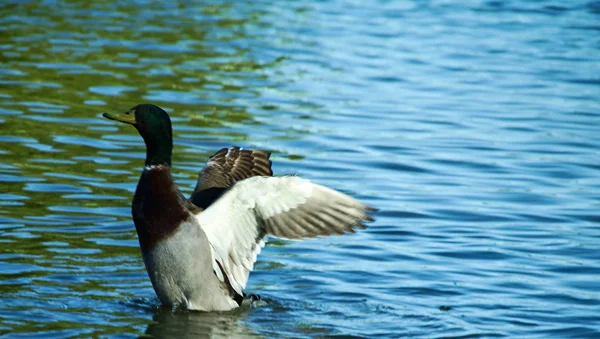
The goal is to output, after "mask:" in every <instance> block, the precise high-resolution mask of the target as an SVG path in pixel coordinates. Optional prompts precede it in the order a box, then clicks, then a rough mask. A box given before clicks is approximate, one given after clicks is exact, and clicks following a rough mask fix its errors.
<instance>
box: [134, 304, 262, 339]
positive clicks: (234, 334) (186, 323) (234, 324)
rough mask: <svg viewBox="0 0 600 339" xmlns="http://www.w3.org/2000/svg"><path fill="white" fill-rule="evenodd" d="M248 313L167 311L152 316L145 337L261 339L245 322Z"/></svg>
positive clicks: (241, 311) (242, 310)
mask: <svg viewBox="0 0 600 339" xmlns="http://www.w3.org/2000/svg"><path fill="white" fill-rule="evenodd" d="M245 313H247V310H244V309H243V308H242V309H240V311H235V312H227V313H222V312H165V311H164V310H159V311H157V313H155V314H154V316H153V317H152V320H153V322H152V323H151V324H149V325H148V327H147V328H146V331H145V333H144V334H145V335H144V338H147V337H148V336H150V337H152V338H255V337H256V338H259V337H261V336H259V335H258V334H256V333H255V332H254V331H253V330H252V329H251V328H250V327H248V326H245V325H244V323H243V322H242V320H243V318H244V315H245Z"/></svg>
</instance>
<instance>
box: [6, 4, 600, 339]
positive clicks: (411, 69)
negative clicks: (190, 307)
mask: <svg viewBox="0 0 600 339" xmlns="http://www.w3.org/2000/svg"><path fill="white" fill-rule="evenodd" d="M0 14H1V15H0V59H1V63H0V131H1V133H0V188H1V191H0V242H1V243H2V244H1V246H0V295H1V296H2V297H1V299H0V335H1V336H2V338H22V337H27V338H30V337H40V338H71V337H105V338H114V337H137V336H139V335H143V334H144V333H146V334H150V335H155V336H157V337H184V336H187V337H295V338H298V337H324V336H352V337H421V338H442V337H443V338H480V337H482V338H483V337H486V338H488V337H506V338H599V337H600V213H599V211H600V208H599V207H600V175H599V174H600V157H599V155H600V154H599V150H600V133H599V126H600V100H599V98H600V72H599V71H600V53H599V50H600V34H598V32H599V31H600V25H599V23H600V3H599V2H598V1H569V2H565V1H527V2H524V1H461V2H456V1H409V2H391V1H370V2H365V1H354V2H342V1H337V2H336V1H304V2H276V3H270V2H248V3H246V2H244V3H231V4H228V3H224V2H220V1H205V2H204V3H203V4H196V3H195V2H192V1H181V2H164V3H163V2H161V1H119V2H117V1H114V2H112V3H109V2H104V3H94V4H92V3H87V2H58V1H52V0H50V1H41V2H40V1H15V2H11V1H9V2H6V1H5V2H3V3H2V5H0ZM140 102H152V103H155V104H158V105H160V106H162V107H164V108H165V109H167V110H168V111H169V112H170V113H171V116H172V118H173V123H174V129H175V132H174V136H175V144H176V146H175V150H174V166H175V169H174V172H175V176H176V180H177V183H178V184H179V185H180V186H181V188H182V189H183V191H184V192H185V193H186V194H188V193H190V192H191V190H192V188H193V186H194V182H195V178H196V173H197V171H198V170H199V169H200V168H201V166H202V164H203V163H204V161H205V159H206V157H208V156H209V155H211V154H212V153H213V152H214V151H216V150H217V149H219V148H221V147H227V146H229V145H240V146H244V147H252V148H258V149H266V150H271V151H272V152H273V161H274V162H273V168H274V171H275V173H276V174H285V173H296V174H299V175H301V176H303V177H306V178H309V179H311V180H313V181H315V182H317V183H320V184H324V185H327V186H330V187H334V188H336V189H339V190H342V191H344V192H346V193H349V194H351V195H353V196H355V197H357V198H358V199H360V200H361V201H364V202H366V203H368V204H371V205H373V206H376V207H378V208H380V209H381V211H380V212H379V213H378V215H377V216H376V217H377V222H376V223H375V224H373V225H372V227H371V228H369V229H368V230H366V231H362V232H359V233H357V234H355V235H349V236H343V237H332V238H326V239H318V240H314V241H306V242H287V241H272V242H271V243H270V245H268V246H267V248H266V249H265V250H264V251H263V253H262V255H261V257H260V259H259V262H258V263H257V266H256V270H255V272H253V273H252V275H251V278H250V282H249V286H248V288H247V291H248V292H250V293H259V294H261V296H262V297H263V298H264V299H265V303H264V304H262V305H258V307H255V308H252V309H250V308H248V307H245V308H242V309H239V310H236V311H234V312H229V313H208V314H205V313H194V312H191V313H190V312H181V311H179V312H171V311H165V310H161V309H160V307H159V303H158V300H157V299H156V297H155V295H154V292H153V290H152V287H151V285H150V281H149V280H148V277H147V275H146V272H145V270H144V268H143V264H142V261H141V258H140V254H139V248H138V243H137V238H136V235H135V231H134V228H133V224H132V221H131V218H130V207H129V206H130V200H131V197H132V193H133V190H134V189H135V185H136V182H137V179H138V175H139V172H140V169H141V166H142V163H143V157H144V147H143V144H142V141H141V138H140V137H139V136H138V135H137V133H136V132H135V131H134V130H133V129H132V128H131V127H130V126H124V125H120V124H116V123H114V122H111V121H108V120H105V119H102V118H101V116H100V114H101V113H102V112H105V111H108V112H121V111H124V110H126V109H129V108H131V107H133V106H134V105H135V104H137V103H140Z"/></svg>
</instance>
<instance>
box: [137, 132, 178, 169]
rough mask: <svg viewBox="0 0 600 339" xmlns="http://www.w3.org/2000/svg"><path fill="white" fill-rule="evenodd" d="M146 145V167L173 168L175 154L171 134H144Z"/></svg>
mask: <svg viewBox="0 0 600 339" xmlns="http://www.w3.org/2000/svg"><path fill="white" fill-rule="evenodd" d="M143 138H144V142H145V143H146V167H149V166H166V167H171V155H172V153H173V137H172V136H171V133H170V132H169V133H156V134H150V135H148V134H147V133H144V134H143Z"/></svg>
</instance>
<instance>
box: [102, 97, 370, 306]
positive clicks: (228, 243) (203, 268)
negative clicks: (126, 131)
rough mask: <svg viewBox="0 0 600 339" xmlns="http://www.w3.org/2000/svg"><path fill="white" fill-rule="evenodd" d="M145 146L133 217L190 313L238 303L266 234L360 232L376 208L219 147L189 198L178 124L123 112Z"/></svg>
mask: <svg viewBox="0 0 600 339" xmlns="http://www.w3.org/2000/svg"><path fill="white" fill-rule="evenodd" d="M104 116H105V117H107V118H109V119H114V120H118V121H122V122H126V123H129V124H132V125H134V126H135V127H136V128H137V129H138V131H139V132H140V134H141V135H142V137H143V138H144V141H145V143H146V147H147V154H146V166H145V167H144V170H143V172H142V175H141V177H140V181H139V182H138V186H137V189H136V192H135V196H134V199H133V204H132V215H133V220H134V223H135V227H136V230H137V233H138V238H139V241H140V248H141V250H142V256H143V259H144V264H145V265H146V270H147V271H148V275H149V276H150V280H151V281H152V286H153V287H154V290H155V291H156V294H157V295H158V297H159V299H160V300H161V302H162V303H163V304H165V305H168V306H182V307H185V308H187V309H192V310H203V311H213V310H216V311H226V310H230V309H233V308H236V307H238V306H239V305H240V304H241V301H242V298H243V292H242V290H243V288H244V287H245V286H246V282H247V280H248V276H249V273H250V271H251V270H252V269H253V266H254V263H255V261H256V257H257V255H258V254H259V253H260V250H261V248H262V247H263V246H264V243H265V239H266V237H267V236H268V235H271V236H275V237H280V238H286V239H302V238H314V237H317V236H326V235H331V234H343V233H345V232H353V229H354V228H365V226H364V225H363V224H362V222H364V221H372V219H371V218H370V217H369V216H368V215H367V214H366V212H367V211H373V209H372V208H370V207H368V206H366V205H364V204H361V203H360V202H358V201H356V200H354V199H352V198H350V197H348V196H347V195H344V194H342V193H339V192H337V191H334V190H332V189H329V188H326V187H323V186H319V185H315V184H312V183H310V182H309V181H307V180H304V179H301V178H299V177H295V176H285V177H272V176H271V175H272V171H271V162H270V160H269V156H270V154H269V153H266V152H261V151H253V150H241V149H239V148H237V147H232V148H230V149H221V150H220V151H218V152H217V153H216V154H215V155H213V156H212V157H211V158H210V159H209V161H208V162H207V164H206V166H205V167H204V169H203V170H202V171H201V172H200V177H199V179H198V184H197V186H196V189H195V190H194V193H193V194H192V197H191V198H190V200H188V199H186V198H185V197H184V196H183V194H182V193H181V191H180V190H179V189H178V188H177V186H176V185H175V183H174V181H173V178H172V175H171V152H172V137H171V123H170V119H169V117H168V115H167V113H166V112H164V111H163V110H162V109H160V108H159V107H157V106H154V105H138V106H136V107H135V108H133V109H132V110H130V111H129V112H126V113H124V114H121V115H110V114H106V113H105V114H104Z"/></svg>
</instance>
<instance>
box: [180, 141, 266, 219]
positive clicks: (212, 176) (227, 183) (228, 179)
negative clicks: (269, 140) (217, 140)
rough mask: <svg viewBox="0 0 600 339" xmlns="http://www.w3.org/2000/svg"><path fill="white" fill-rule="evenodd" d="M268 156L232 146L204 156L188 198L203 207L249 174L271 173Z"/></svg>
mask: <svg viewBox="0 0 600 339" xmlns="http://www.w3.org/2000/svg"><path fill="white" fill-rule="evenodd" d="M270 156H271V153H268V152H263V151H257V150H245V149H241V148H239V147H236V146H234V147H231V148H229V149H227V148H222V149H220V150H219V151H217V153H215V154H214V155H213V156H211V157H210V158H208V161H207V162H206V166H204V168H203V169H202V171H200V174H199V176H198V183H197V184H196V188H195V189H194V193H192V196H191V197H190V201H191V202H192V203H193V204H194V205H196V206H198V207H200V208H202V209H206V208H207V207H208V206H210V205H211V204H212V203H213V202H214V201H215V200H216V199H218V198H219V197H220V196H221V195H222V194H223V193H224V192H225V191H226V190H227V189H228V188H229V187H231V185H233V184H234V183H235V182H236V181H239V180H243V179H246V178H250V177H253V176H272V175H273V171H272V170H271V160H269V157H270Z"/></svg>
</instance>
